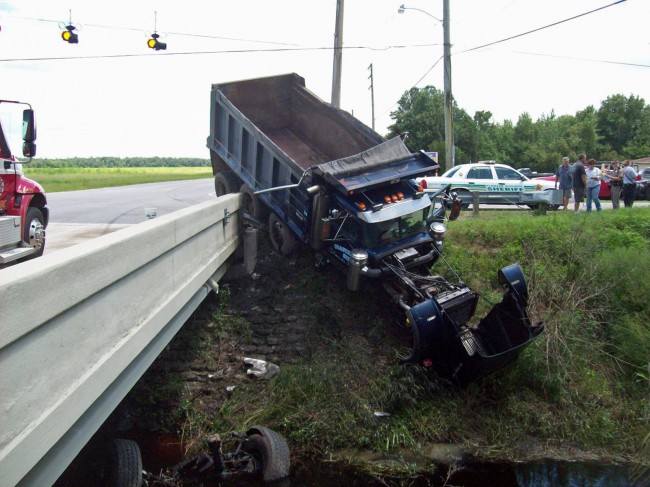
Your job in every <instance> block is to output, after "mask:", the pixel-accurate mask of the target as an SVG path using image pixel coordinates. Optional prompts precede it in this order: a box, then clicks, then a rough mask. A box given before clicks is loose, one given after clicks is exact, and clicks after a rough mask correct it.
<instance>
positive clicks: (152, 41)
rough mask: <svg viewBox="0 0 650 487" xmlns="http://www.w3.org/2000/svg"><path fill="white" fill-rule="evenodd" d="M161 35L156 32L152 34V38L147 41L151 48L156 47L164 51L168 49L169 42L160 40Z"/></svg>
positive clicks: (157, 49)
mask: <svg viewBox="0 0 650 487" xmlns="http://www.w3.org/2000/svg"><path fill="white" fill-rule="evenodd" d="M159 37H160V36H159V35H158V34H156V33H155V32H154V33H153V34H151V38H150V39H149V40H148V41H147V46H149V48H150V49H155V50H156V51H161V50H162V51H164V50H165V49H167V44H166V43H164V42H160V41H159V40H158V38H159Z"/></svg>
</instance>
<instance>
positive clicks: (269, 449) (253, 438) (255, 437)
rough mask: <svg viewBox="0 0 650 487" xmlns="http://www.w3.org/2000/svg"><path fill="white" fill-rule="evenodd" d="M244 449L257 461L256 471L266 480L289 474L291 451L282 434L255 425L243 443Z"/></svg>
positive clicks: (280, 477)
mask: <svg viewBox="0 0 650 487" xmlns="http://www.w3.org/2000/svg"><path fill="white" fill-rule="evenodd" d="M242 450H243V451H245V452H246V453H248V454H249V455H250V456H251V457H253V460H254V462H255V472H257V473H260V474H261V475H262V478H263V479H264V481H265V482H275V481H278V480H282V479H284V478H287V477H288V476H289V470H290V463H291V459H290V452H289V446H288V445H287V440H285V439H284V437H283V436H282V435H280V434H279V433H276V432H275V431H273V430H270V429H269V428H265V427H263V426H253V427H252V428H251V429H250V430H249V431H248V436H247V437H246V439H245V440H244V442H243V443H242Z"/></svg>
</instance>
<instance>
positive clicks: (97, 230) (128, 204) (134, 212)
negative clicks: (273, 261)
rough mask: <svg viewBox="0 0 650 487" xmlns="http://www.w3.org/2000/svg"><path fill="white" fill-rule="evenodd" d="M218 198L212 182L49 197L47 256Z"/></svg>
mask: <svg viewBox="0 0 650 487" xmlns="http://www.w3.org/2000/svg"><path fill="white" fill-rule="evenodd" d="M215 197H216V195H215V193H214V179H212V178H208V179H193V180H189V181H172V182H165V183H148V184H135V185H132V186H118V187H114V188H101V189H87V190H83V191H64V192H60V193H50V194H48V195H47V199H48V206H49V208H50V223H49V225H48V227H47V240H46V244H45V253H46V254H50V253H52V252H56V251H57V250H60V249H62V248H65V247H70V246H71V245H76V244H78V243H80V242H83V241H84V240H87V239H90V238H96V237H99V236H101V235H105V234H107V233H111V232H114V231H116V230H119V229H120V228H124V227H126V226H128V225H132V224H135V223H140V222H143V221H145V220H146V219H147V218H146V214H147V213H149V214H152V213H155V214H156V216H158V217H159V216H162V215H166V214H168V213H171V212H174V211H177V210H180V209H183V208H186V207H188V206H192V205H195V204H198V203H202V202H204V201H207V200H209V199H211V198H215Z"/></svg>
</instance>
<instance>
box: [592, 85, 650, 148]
mask: <svg viewBox="0 0 650 487" xmlns="http://www.w3.org/2000/svg"><path fill="white" fill-rule="evenodd" d="M645 106H646V105H645V101H644V100H643V99H642V98H639V97H638V96H634V95H630V96H629V97H625V95H621V94H618V95H613V96H609V97H607V99H606V100H605V101H603V102H602V103H601V105H600V109H599V110H598V126H597V128H598V132H599V134H600V136H601V137H602V139H603V143H604V151H607V150H608V149H610V150H613V151H615V152H616V153H617V154H624V147H625V146H626V145H627V144H628V143H629V142H631V141H632V140H633V139H634V138H635V137H636V136H637V133H638V130H639V127H640V122H641V119H642V114H643V111H644V108H645Z"/></svg>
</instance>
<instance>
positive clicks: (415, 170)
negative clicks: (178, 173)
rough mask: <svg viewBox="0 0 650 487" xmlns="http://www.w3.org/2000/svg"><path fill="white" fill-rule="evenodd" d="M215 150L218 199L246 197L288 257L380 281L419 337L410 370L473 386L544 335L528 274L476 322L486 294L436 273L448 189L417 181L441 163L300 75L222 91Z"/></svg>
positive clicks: (507, 278)
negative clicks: (531, 308) (295, 254)
mask: <svg viewBox="0 0 650 487" xmlns="http://www.w3.org/2000/svg"><path fill="white" fill-rule="evenodd" d="M207 146H208V148H209V150H210V158H211V161H212V167H213V173H214V175H215V189H216V192H217V195H221V194H224V193H229V192H241V193H242V198H243V207H244V209H245V211H246V212H247V213H249V215H251V216H252V217H254V218H256V219H258V220H265V219H266V218H267V217H268V229H269V235H270V237H271V241H272V243H273V245H274V247H275V249H276V250H277V251H279V252H280V253H282V254H290V253H291V252H292V251H293V250H294V249H295V246H296V245H297V244H299V243H302V244H304V245H308V246H310V247H311V248H312V249H313V250H314V251H315V253H316V257H317V259H316V260H317V264H318V265H320V264H325V263H331V264H333V265H335V266H336V267H338V268H340V269H341V270H342V271H343V273H344V274H345V275H346V278H347V287H348V288H349V289H350V290H351V291H359V290H361V289H363V288H364V286H366V285H367V284H372V283H376V284H378V285H380V286H382V287H383V289H384V290H385V291H386V292H387V293H388V295H389V296H390V298H391V301H392V303H393V306H394V307H395V309H397V310H399V311H400V312H401V313H402V314H403V316H404V324H405V326H406V327H407V328H409V329H410V330H411V332H412V335H413V347H412V351H411V353H410V354H409V355H408V356H406V357H404V361H406V362H416V363H420V364H423V365H425V366H432V367H434V368H435V370H436V371H437V372H438V374H440V375H442V376H444V377H446V378H449V379H451V380H454V381H456V382H458V383H461V384H465V383H468V382H471V381H472V380H474V379H476V378H477V377H480V376H482V375H485V374H487V373H490V372H492V371H493V370H495V369H497V368H500V367H502V366H503V365H505V364H507V363H509V362H511V361H513V360H514V359H515V358H516V357H517V355H518V354H519V352H520V351H521V349H522V348H523V347H525V346H526V345H527V344H528V343H530V341H532V340H533V339H534V338H535V336H537V334H539V333H540V332H541V330H542V329H543V327H541V326H532V325H531V323H530V320H529V318H528V315H527V312H526V306H527V288H526V284H525V279H524V276H523V273H522V272H521V269H520V268H519V266H518V265H516V264H515V265H513V266H509V267H508V268H504V269H502V270H500V271H499V279H500V283H501V285H502V287H503V290H504V300H503V301H502V303H501V304H500V305H497V306H495V308H494V309H493V311H492V312H491V313H489V314H488V316H487V317H486V318H484V319H483V320H481V321H480V322H479V323H477V324H474V325H473V324H471V323H470V321H471V319H472V317H473V314H474V311H475V309H476V303H477V301H478V295H477V294H476V293H475V292H473V291H472V290H471V289H469V288H468V287H467V286H466V285H465V284H464V283H462V282H461V283H457V284H452V283H450V282H449V281H447V280H446V279H443V278H442V277H440V276H437V275H432V274H431V272H430V269H431V267H432V266H433V265H434V264H435V262H436V261H437V260H438V259H439V257H440V256H441V255H442V252H443V243H444V239H445V234H446V226H445V220H446V208H447V206H448V204H449V203H450V202H451V201H452V199H453V197H452V195H450V194H449V191H444V190H441V191H440V192H439V193H438V194H435V195H430V194H426V193H425V192H424V191H423V190H422V188H420V187H418V186H417V185H416V183H415V181H414V180H415V179H416V178H418V177H423V176H425V175H430V174H433V172H434V171H436V170H437V169H438V168H439V166H438V165H437V163H436V161H434V160H433V159H432V158H431V157H429V155H427V154H426V153H425V152H423V151H420V152H415V151H412V150H410V149H409V148H408V147H407V146H406V145H405V144H404V142H403V141H402V139H401V138H399V137H396V138H394V139H390V140H385V139H384V138H383V137H381V136H380V135H379V134H377V133H376V132H374V131H373V130H371V129H370V128H368V127H367V126H366V125H364V124H363V123H361V122H360V121H358V120H357V119H355V118H354V117H352V116H351V115H350V114H348V113H347V112H345V111H343V110H341V109H339V108H336V107H333V106H332V105H330V104H328V103H326V102H324V101H322V100H321V99H320V98H318V97H317V96H316V95H314V94H313V93H311V92H310V91H309V90H307V88H306V87H305V81H304V79H303V78H301V77H300V76H298V75H297V74H287V75H281V76H273V77H267V78H258V79H252V80H244V81H235V82H229V83H222V84H215V85H213V86H212V93H211V109H210V135H209V137H208V139H207Z"/></svg>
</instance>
